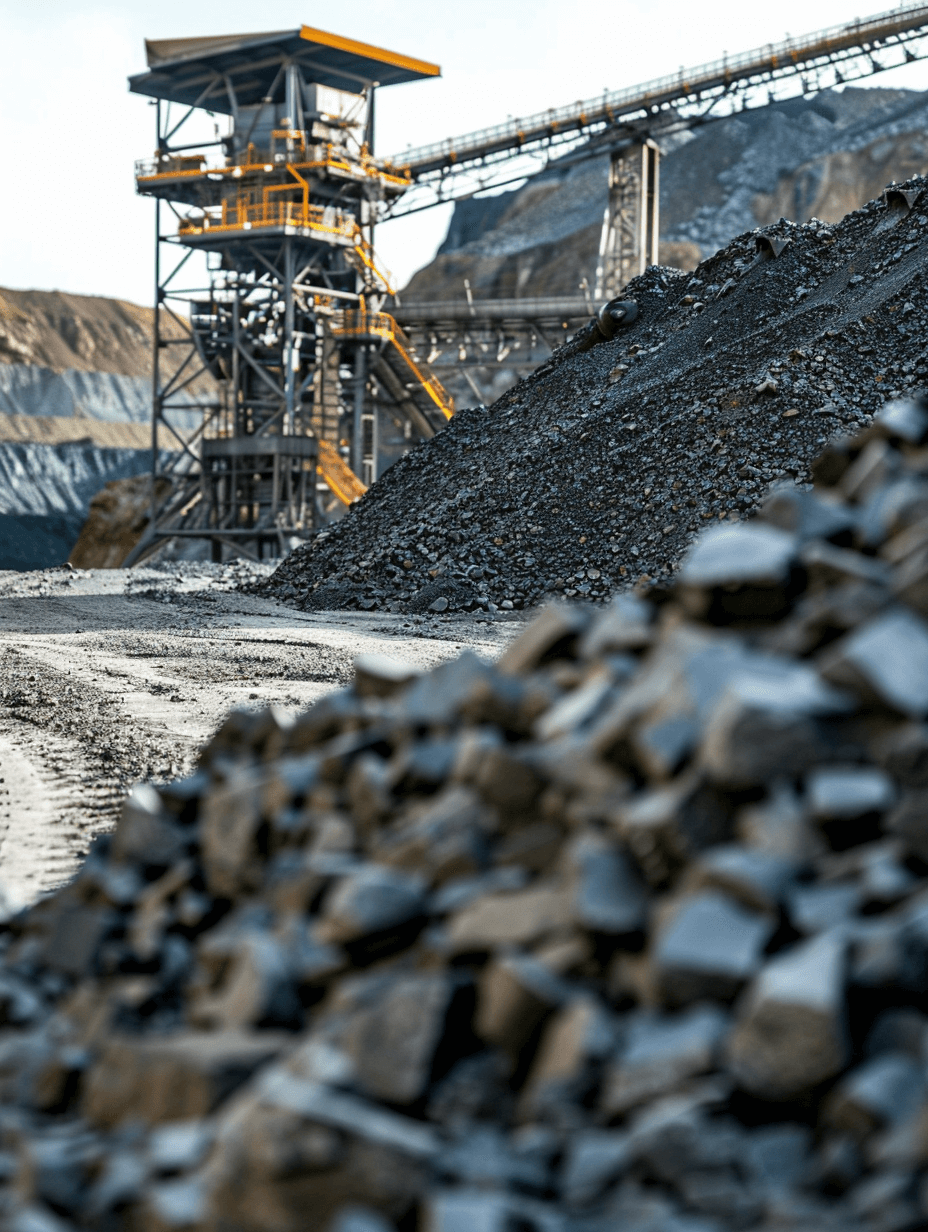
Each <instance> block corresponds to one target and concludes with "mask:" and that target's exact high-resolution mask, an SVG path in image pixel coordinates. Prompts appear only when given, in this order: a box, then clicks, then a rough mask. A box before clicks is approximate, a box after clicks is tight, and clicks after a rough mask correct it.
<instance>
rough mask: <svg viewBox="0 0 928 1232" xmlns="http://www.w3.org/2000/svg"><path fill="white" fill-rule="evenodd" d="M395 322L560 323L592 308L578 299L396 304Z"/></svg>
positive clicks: (423, 301) (588, 315)
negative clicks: (562, 319) (514, 321)
mask: <svg viewBox="0 0 928 1232" xmlns="http://www.w3.org/2000/svg"><path fill="white" fill-rule="evenodd" d="M393 311H394V313H395V315H396V318H397V320H399V321H403V322H409V324H413V323H415V324H419V323H427V322H430V321H471V320H473V321H504V320H506V319H512V320H517V321H534V320H559V319H561V318H562V317H568V318H571V319H573V318H577V317H590V316H592V315H593V305H592V303H590V302H588V301H587V300H585V299H580V298H571V299H567V298H558V297H553V296H552V297H538V298H534V299H489V300H479V299H475V300H473V301H472V302H471V301H469V300H466V299H448V300H419V301H417V302H413V303H409V304H407V303H403V304H397V305H396V308H395V309H394V310H393Z"/></svg>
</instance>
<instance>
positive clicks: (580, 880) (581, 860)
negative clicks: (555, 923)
mask: <svg viewBox="0 0 928 1232" xmlns="http://www.w3.org/2000/svg"><path fill="white" fill-rule="evenodd" d="M567 856H568V860H569V861H570V863H571V865H572V866H573V869H574V870H575V871H574V875H575V878H576V889H575V891H574V900H573V916H574V919H575V920H576V922H577V923H578V924H579V925H580V926H581V927H583V928H588V929H591V930H592V931H594V932H599V933H605V934H608V935H612V936H621V935H623V934H629V933H636V932H639V931H640V930H641V929H642V928H643V927H644V924H645V920H646V916H647V894H646V891H645V887H644V885H643V883H642V881H641V878H640V876H639V874H638V871H637V869H636V868H635V867H634V865H633V864H632V862H631V860H629V858H628V856H627V855H626V854H625V852H624V851H622V850H621V848H619V847H618V846H616V845H615V844H613V843H610V842H609V841H608V840H606V839H604V838H601V837H600V836H598V835H593V834H590V835H584V836H582V837H579V838H577V839H575V840H574V841H573V843H572V844H571V845H570V847H569V849H568V853H567Z"/></svg>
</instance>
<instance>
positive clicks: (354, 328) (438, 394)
mask: <svg viewBox="0 0 928 1232" xmlns="http://www.w3.org/2000/svg"><path fill="white" fill-rule="evenodd" d="M332 333H333V334H335V335H337V336H338V337H341V338H361V337H366V338H383V339H384V340H385V341H386V342H389V343H391V344H392V345H393V347H394V348H395V349H396V351H397V352H398V354H399V355H400V356H401V357H402V360H403V363H404V364H405V365H406V367H407V368H408V369H409V370H410V372H411V373H412V374H413V376H414V377H415V378H416V381H417V383H418V384H419V385H421V386H422V388H423V389H424V390H425V392H426V393H427V394H428V396H429V397H430V398H431V399H432V401H433V402H434V403H435V405H436V406H437V407H438V409H439V410H440V411H441V413H442V415H444V417H445V419H450V418H451V416H452V415H453V414H454V399H453V398H452V397H451V395H450V394H449V393H448V392H447V391H446V390H445V388H444V386H443V385H442V384H441V382H440V381H439V380H438V378H437V377H436V376H432V375H430V374H428V373H427V372H426V371H424V370H423V368H422V367H421V366H420V365H419V363H418V361H417V360H415V359H414V358H413V356H412V354H411V352H410V351H409V347H408V341H409V340H408V339H407V337H406V335H405V334H404V333H403V331H402V329H401V328H400V327H399V325H397V323H396V321H395V320H394V319H393V317H391V316H390V314H389V313H388V312H359V311H358V310H357V309H355V308H348V309H345V310H344V311H343V312H342V313H341V314H340V316H339V317H338V318H336V320H335V323H334V324H333V325H332Z"/></svg>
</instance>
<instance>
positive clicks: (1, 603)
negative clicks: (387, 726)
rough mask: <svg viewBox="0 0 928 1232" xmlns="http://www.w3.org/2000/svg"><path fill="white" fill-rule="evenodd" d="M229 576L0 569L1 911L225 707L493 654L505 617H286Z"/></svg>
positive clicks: (104, 823)
mask: <svg viewBox="0 0 928 1232" xmlns="http://www.w3.org/2000/svg"><path fill="white" fill-rule="evenodd" d="M239 576H240V575H237V574H236V573H235V571H234V570H229V569H221V568H218V567H212V568H211V567H210V566H189V565H187V566H177V567H172V568H171V569H170V570H167V569H164V568H161V569H134V570H130V571H120V570H88V571H86V572H83V571H82V572H76V573H73V572H70V571H68V570H65V569H54V570H46V571H42V572H36V573H0V906H3V905H4V904H5V905H6V906H7V908H9V907H16V906H19V905H21V904H24V903H26V902H29V901H31V900H32V899H34V898H35V897H36V896H37V895H39V894H41V893H43V892H45V891H46V890H49V889H51V888H53V887H54V886H56V885H59V884H60V883H61V882H62V881H65V880H66V879H67V878H68V877H69V876H70V875H71V874H72V873H73V871H74V869H75V868H76V866H77V864H78V863H79V861H80V859H81V856H82V854H83V852H84V851H86V848H87V845H88V843H89V841H90V839H91V838H92V837H93V836H94V835H95V834H97V833H99V832H100V831H101V830H105V829H107V828H109V827H110V826H111V825H112V824H113V821H114V820H115V817H116V814H117V812H118V809H119V805H120V802H121V800H122V798H123V797H124V795H125V793H126V791H127V790H128V788H129V787H130V786H131V785H132V784H133V783H135V782H137V781H139V780H140V779H145V778H151V779H156V780H157V779H162V778H163V779H167V778H175V777H177V776H179V775H182V774H184V773H185V772H187V771H189V770H190V769H191V768H192V766H193V763H194V761H195V759H196V753H197V750H198V749H199V748H200V747H201V746H202V744H203V743H204V741H205V740H206V739H207V738H208V737H209V736H210V735H211V733H212V732H213V731H215V730H216V728H217V727H218V726H219V724H220V723H221V722H222V720H223V719H224V718H225V717H226V715H227V714H228V713H229V712H230V711H231V710H234V709H236V708H241V707H263V706H265V705H269V704H273V705H276V706H279V707H281V708H282V709H283V710H286V711H291V712H296V711H299V710H302V709H304V708H305V707H306V706H307V705H309V703H311V702H312V701H313V700H315V699H316V698H317V697H319V696H320V695H321V694H323V693H325V692H327V691H329V690H330V689H333V688H337V687H339V686H341V685H344V684H347V683H348V682H349V681H350V680H351V676H352V664H353V661H354V658H355V657H356V656H357V655H358V654H362V653H368V652H374V653H379V654H388V655H390V656H391V657H393V658H397V659H402V660H404V661H406V662H408V663H411V664H413V665H415V666H416V667H421V668H426V667H430V666H432V665H434V664H435V663H438V662H440V661H441V660H443V659H448V658H452V657H454V656H455V655H456V654H458V653H459V651H460V650H462V649H463V648H464V647H470V648H472V649H474V650H475V651H476V652H477V653H478V654H481V655H482V656H484V657H486V658H493V657H495V656H496V655H497V654H498V653H499V651H500V650H501V648H502V646H503V645H504V644H505V643H506V642H507V641H508V640H509V639H510V638H511V637H512V636H513V635H514V634H515V632H516V631H517V629H518V628H519V627H520V626H519V624H518V623H516V622H512V621H506V622H486V621H483V622H479V623H478V622H476V621H474V620H471V619H469V618H467V619H461V618H457V619H448V620H443V621H436V620H433V621H430V622H426V621H423V620H422V619H421V618H416V617H404V616H389V615H384V614H383V613H376V614H375V613H354V612H352V613H314V614H311V615H310V614H307V613H303V612H297V611H293V610H292V609H290V608H286V607H282V606H280V605H278V604H275V603H271V602H269V601H267V600H265V599H259V598H255V597H253V596H250V595H247V594H243V593H240V592H239V591H237V590H236V589H235V587H236V586H237V583H238V581H239Z"/></svg>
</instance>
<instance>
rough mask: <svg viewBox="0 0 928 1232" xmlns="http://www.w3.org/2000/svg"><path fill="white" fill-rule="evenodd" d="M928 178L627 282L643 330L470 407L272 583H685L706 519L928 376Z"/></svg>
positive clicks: (503, 587)
mask: <svg viewBox="0 0 928 1232" xmlns="http://www.w3.org/2000/svg"><path fill="white" fill-rule="evenodd" d="M925 188H926V181H925V180H924V179H921V178H919V179H913V180H910V181H907V183H906V184H905V185H900V186H899V190H900V191H899V192H898V193H897V194H896V195H895V197H892V202H893V203H892V204H890V203H887V201H886V200H877V201H872V202H870V203H869V204H868V205H867V206H865V207H864V208H863V209H861V210H859V211H857V212H856V213H854V214H850V215H848V216H847V217H846V218H845V219H844V220H843V221H842V222H840V223H838V224H836V225H835V226H826V225H825V224H824V223H820V222H818V221H816V220H812V222H810V223H807V224H804V225H795V224H792V223H789V222H787V221H786V220H785V219H784V220H781V221H780V222H779V223H778V224H776V225H774V226H773V227H771V228H769V229H768V230H767V231H766V232H765V233H764V235H763V236H761V235H760V234H759V233H757V232H749V233H746V234H744V235H742V236H740V237H739V238H737V239H735V240H734V241H732V243H730V244H729V245H728V247H727V248H725V249H723V250H722V251H721V252H719V253H718V254H716V256H714V257H712V258H710V259H709V260H707V261H705V262H703V263H702V265H700V266H699V268H698V269H697V270H696V271H695V273H694V274H693V275H692V276H690V275H686V274H683V273H681V272H680V271H676V270H671V269H667V268H661V267H654V268H652V269H650V270H648V271H647V273H646V274H644V275H643V276H642V277H641V278H639V279H636V280H634V281H633V282H632V283H630V284H629V285H628V287H627V288H626V290H625V292H624V293H623V294H624V296H625V297H626V298H631V299H634V300H635V301H637V303H638V305H639V315H638V318H637V320H636V321H635V322H634V323H633V324H632V325H630V326H628V327H627V328H624V329H621V330H620V331H619V333H618V334H617V336H616V337H615V339H613V340H612V341H610V342H604V343H602V344H601V345H598V346H595V347H593V348H592V349H591V350H587V351H583V350H582V349H581V347H582V344H583V339H582V338H578V339H575V340H574V341H573V342H572V343H568V344H566V346H565V347H563V348H562V349H561V351H560V352H558V353H556V354H555V355H554V356H553V357H552V359H551V360H550V361H548V363H546V364H545V365H543V366H542V367H541V368H540V369H538V370H537V371H536V372H535V373H534V374H533V375H532V376H531V377H529V378H528V379H527V380H526V381H524V382H521V383H520V384H519V385H517V386H516V387H514V388H513V389H512V390H510V391H509V392H508V393H506V394H505V395H504V396H503V397H502V398H500V399H499V400H498V401H497V402H496V403H495V404H494V405H493V406H492V407H490V408H484V407H477V408H473V409H470V410H465V411H461V412H460V413H458V414H457V415H456V416H455V417H454V419H453V420H452V421H451V423H450V424H449V425H448V427H447V428H446V429H445V430H444V431H443V432H441V433H440V434H439V435H438V436H436V437H435V438H433V439H432V440H430V441H427V442H425V443H424V444H422V445H420V446H418V447H417V448H416V449H414V450H413V451H412V452H411V453H410V454H408V455H407V456H406V457H405V458H403V459H402V460H400V461H399V462H398V463H396V464H395V465H394V466H393V467H391V468H390V470H388V471H387V472H386V473H385V474H384V475H383V477H382V478H381V479H380V480H379V481H378V483H377V484H376V485H375V486H374V487H373V488H372V489H371V491H370V492H369V493H368V494H367V495H365V497H364V498H363V499H362V500H361V501H360V502H359V503H358V504H357V505H355V506H354V507H353V508H352V509H351V510H350V511H349V512H348V514H347V515H346V517H345V518H344V519H343V520H342V521H341V522H339V523H338V524H337V525H335V526H332V527H329V528H327V529H326V530H324V531H322V532H321V533H320V534H319V535H318V536H317V537H316V538H315V540H314V541H313V542H312V543H311V544H309V545H308V546H307V547H306V548H303V549H300V550H298V551H296V552H295V553H294V554H293V555H292V556H290V557H289V558H288V559H287V560H286V561H284V562H283V564H282V565H281V566H280V568H279V569H278V570H277V572H276V573H275V574H274V576H273V578H272V579H271V581H270V582H269V583H268V593H270V594H273V595H274V597H275V598H278V599H280V600H282V601H284V602H287V603H290V604H292V605H294V606H297V607H302V608H306V609H312V610H324V609H326V608H329V609H337V608H346V607H347V608H360V609H362V610H375V609H387V610H393V611H412V612H418V611H429V610H431V611H434V612H441V611H454V610H478V609H483V610H487V611H490V612H494V611H498V610H509V609H519V608H526V607H533V606H535V605H537V604H539V603H540V602H542V601H543V600H544V599H546V598H549V597H551V596H566V597H568V598H580V599H590V600H596V599H600V600H601V599H604V598H606V597H608V596H609V595H610V594H612V593H614V592H615V591H616V590H620V589H623V588H627V587H628V586H629V585H631V584H632V583H634V582H636V581H638V580H640V579H642V578H645V579H647V580H657V579H663V578H666V577H667V576H669V575H670V574H671V573H672V572H673V571H674V569H675V568H677V567H678V564H679V561H680V560H681V558H682V556H683V554H684V552H685V551H686V548H687V546H688V545H689V543H690V542H691V540H692V538H693V536H694V535H695V534H696V532H697V531H698V530H699V529H700V528H702V527H703V526H705V525H707V524H709V523H712V522H716V521H718V520H738V519H742V518H744V517H745V516H746V515H748V514H749V513H751V512H752V511H753V510H754V509H756V507H757V506H758V504H759V503H760V501H761V500H762V499H763V497H764V495H765V493H766V492H767V491H768V490H769V489H770V487H771V486H772V485H774V484H775V483H778V482H781V481H782V480H784V479H787V480H792V481H794V482H796V483H798V484H800V485H802V484H805V483H807V482H808V480H809V467H810V464H811V462H812V460H813V459H814V458H815V456H816V455H817V454H818V453H819V452H820V451H821V449H822V447H823V446H824V445H825V443H826V442H827V441H828V439H829V438H830V437H832V436H833V435H835V434H836V433H837V432H839V431H854V430H857V429H859V428H861V427H863V426H865V425H866V424H867V423H868V422H869V421H870V418H871V416H872V415H873V413H874V412H875V411H876V410H877V409H878V408H879V406H880V405H881V404H882V403H883V402H884V401H885V400H886V398H887V397H888V396H893V395H899V394H901V393H904V392H906V391H908V390H910V389H912V388H915V387H917V386H918V385H919V384H920V383H923V382H924V380H925V379H926V377H928V350H926V344H925V339H926V337H928V307H926V305H928V296H926V293H925V292H926V280H928V192H926V191H925ZM903 189H905V190H911V208H909V205H908V204H902V205H898V204H895V202H898V201H901V200H902V195H901V194H902V190H903ZM759 248H760V249H761V250H762V251H758V249H759Z"/></svg>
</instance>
